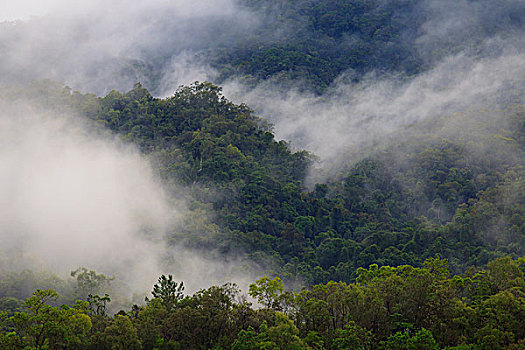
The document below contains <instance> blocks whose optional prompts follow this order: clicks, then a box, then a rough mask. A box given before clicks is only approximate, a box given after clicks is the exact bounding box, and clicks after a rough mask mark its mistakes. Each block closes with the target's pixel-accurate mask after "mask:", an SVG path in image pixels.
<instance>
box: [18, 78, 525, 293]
mask: <svg viewBox="0 0 525 350" xmlns="http://www.w3.org/2000/svg"><path fill="white" fill-rule="evenodd" d="M25 93H26V94H28V95H27V96H32V97H31V99H36V100H40V101H43V103H44V104H47V107H53V105H55V107H56V106H60V108H63V106H70V107H71V108H73V109H75V110H78V111H81V113H83V114H84V115H85V116H87V117H88V118H90V119H91V120H93V121H95V122H96V123H99V124H102V125H103V126H104V127H105V128H109V129H110V130H112V131H113V132H115V133H117V134H119V135H121V137H122V138H123V139H125V140H127V141H130V142H133V143H135V144H136V145H138V146H139V147H140V149H141V150H142V151H143V152H144V153H145V154H147V155H149V156H150V157H151V158H152V159H153V160H154V162H155V163H156V164H157V165H158V167H159V169H160V172H161V175H162V177H163V178H164V180H165V183H166V184H168V185H170V184H171V186H173V188H174V191H176V192H177V195H179V196H180V195H185V196H186V199H187V201H188V203H189V206H190V209H191V212H190V213H189V214H188V219H187V220H186V221H185V222H184V223H182V224H181V225H180V226H179V227H176V228H174V229H173V232H171V234H170V237H169V239H170V240H173V241H176V242H181V241H184V242H185V244H187V245H189V246H192V247H195V248H199V249H205V250H206V249H208V248H214V249H216V248H219V250H220V251H221V252H222V253H224V254H226V253H238V252H244V253H246V254H248V256H249V257H250V258H251V260H253V261H255V262H257V263H258V264H260V265H261V266H263V267H264V268H265V269H267V270H272V271H274V273H276V274H278V275H279V276H281V277H282V278H283V279H285V280H297V281H301V282H302V283H307V284H315V283H326V282H328V281H330V280H341V281H346V282H349V281H352V280H354V278H355V271H356V269H357V268H359V267H365V268H366V267H368V266H369V265H370V264H379V265H391V266H397V265H400V264H407V263H408V264H412V265H414V266H422V265H421V264H422V262H423V261H424V260H425V259H427V258H429V257H434V256H436V255H439V256H441V257H444V258H447V259H449V261H450V264H451V269H452V270H453V271H454V272H456V273H459V272H462V271H464V270H466V269H467V268H468V267H470V266H482V265H484V264H486V263H487V262H488V261H489V260H491V259H494V258H495V257H498V256H503V255H510V256H513V257H515V258H516V257H520V256H523V255H524V253H525V252H524V249H525V236H524V230H525V206H524V205H525V192H524V191H525V186H524V181H525V180H524V168H523V166H524V164H523V161H524V159H525V158H524V156H523V152H524V150H525V138H524V125H525V124H524V118H525V113H524V109H523V105H521V104H516V105H513V106H511V107H509V108H508V110H506V111H497V112H490V111H483V112H479V113H480V115H481V114H485V115H487V114H488V115H489V116H490V115H492V114H493V113H494V114H495V113H498V114H499V115H498V118H495V120H496V119H497V120H498V122H497V123H494V125H492V124H491V123H488V122H486V119H484V118H478V119H479V122H475V123H478V124H475V123H474V124H471V125H467V126H466V127H467V129H466V130H468V132H465V133H459V134H457V135H450V136H451V137H450V138H443V137H440V136H439V135H433V136H429V135H428V134H425V133H424V132H425V129H424V127H422V128H421V129H417V130H413V131H412V132H411V134H410V135H408V136H409V138H408V139H406V140H405V141H403V142H398V146H396V147H391V148H390V149H389V150H385V151H381V152H380V151H378V152H376V153H373V154H372V155H370V156H368V157H367V158H365V159H363V160H362V161H360V162H358V163H357V164H352V165H350V168H347V169H346V170H345V171H344V172H342V173H341V174H340V175H339V177H335V178H334V179H332V180H331V181H328V182H327V183H324V184H317V185H315V187H314V188H313V190H311V191H310V190H307V189H306V188H305V186H304V182H303V180H304V177H305V173H306V171H307V168H308V166H309V165H310V164H311V161H312V156H311V155H309V154H308V153H306V152H304V151H301V152H295V153H293V152H292V151H290V149H289V148H288V147H287V144H286V143H285V142H283V141H280V142H277V141H275V140H274V138H273V135H272V134H271V132H270V128H269V126H268V125H267V124H266V123H265V122H264V121H263V120H261V119H259V118H257V117H256V116H254V115H253V113H252V112H251V111H250V109H249V108H248V107H247V106H244V105H235V104H233V103H231V102H230V101H228V100H227V99H225V98H224V97H223V96H222V95H221V92H220V88H218V87H216V86H214V85H211V84H209V83H202V84H199V83H197V84H194V85H191V86H188V87H182V88H181V89H180V90H178V91H177V92H176V93H175V95H174V96H172V97H169V98H166V99H158V98H153V97H152V96H151V95H150V94H149V93H148V91H147V90H146V89H144V88H143V87H142V86H140V84H137V86H136V87H135V88H134V89H133V90H131V91H129V92H127V93H125V94H122V93H119V92H116V91H112V92H111V93H109V94H108V95H107V96H105V97H102V98H99V97H95V96H93V95H83V94H79V93H71V91H70V90H69V89H67V88H62V87H61V86H60V85H56V84H52V83H43V84H35V85H34V86H32V87H31V88H28V89H27V90H26V92H25ZM27 98H30V97H27ZM445 118H446V117H445ZM478 119H474V120H478ZM445 121H446V119H445ZM405 137H407V135H403V138H405ZM180 185H182V188H184V189H185V190H184V191H183V190H181V186H180Z"/></svg>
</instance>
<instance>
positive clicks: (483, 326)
mask: <svg viewBox="0 0 525 350" xmlns="http://www.w3.org/2000/svg"><path fill="white" fill-rule="evenodd" d="M524 261H525V259H524V258H520V259H517V260H514V259H511V258H509V257H502V258H498V259H495V260H492V261H490V262H489V264H488V266H487V268H486V269H478V270H471V271H468V272H467V273H465V274H464V275H462V276H460V275H453V274H451V273H450V271H449V270H448V261H447V260H445V259H439V258H430V259H428V260H427V261H426V262H425V263H424V265H425V267H414V266H410V265H402V266H396V267H392V266H379V265H376V264H374V265H371V266H370V267H369V268H368V269H364V268H362V269H359V271H358V277H357V279H358V282H357V283H350V284H347V283H344V282H333V281H331V282H328V283H326V284H317V285H314V286H312V287H311V288H310V289H304V290H302V291H301V292H298V293H294V292H283V290H284V286H283V284H282V281H281V280H280V279H278V278H274V279H273V280H272V279H269V278H268V277H264V278H261V279H259V280H258V281H256V282H255V283H254V284H252V285H251V287H250V294H252V296H254V297H256V298H258V299H259V300H260V301H261V303H266V304H265V305H270V306H269V307H267V308H261V309H254V308H252V307H251V305H250V304H249V303H247V302H246V301H245V300H244V299H243V298H240V297H239V293H240V291H239V289H238V288H237V287H236V286H235V285H233V284H225V285H222V286H212V287H210V288H208V289H202V290H200V291H198V292H196V293H194V294H193V295H188V296H186V297H185V298H184V299H180V300H178V301H177V307H173V308H169V309H168V308H166V306H165V305H164V304H163V300H162V299H161V298H160V297H155V298H153V299H151V300H149V302H148V303H147V304H146V305H144V306H137V305H135V306H133V307H132V309H131V310H129V311H128V312H125V311H121V312H119V313H118V314H117V315H115V316H110V315H107V314H103V312H98V314H97V312H95V311H94V310H96V309H94V306H97V305H98V306H101V305H99V304H98V303H99V302H101V301H102V300H103V299H104V298H105V297H102V298H101V297H98V298H95V297H94V296H91V299H90V301H91V306H90V304H89V303H88V302H85V301H77V302H76V303H75V304H74V305H72V306H69V305H62V306H53V305H50V304H51V303H52V302H53V301H56V300H57V298H58V294H57V293H56V292H55V291H53V290H37V291H36V292H35V293H34V295H33V296H32V297H30V298H28V299H26V301H25V307H26V310H27V311H24V312H16V313H15V314H14V315H12V316H9V315H8V314H7V313H6V312H0V345H1V346H2V349H10V350H11V349H12V350H20V349H152V350H153V349H157V350H173V349H237V350H242V349H297V350H299V349H319V350H321V349H361V350H369V349H385V350H387V349H389V350H394V349H403V350H405V349H415V350H431V349H435V350H437V349H520V347H522V345H523V344H524V343H525V331H524V329H523V319H524V317H525V280H524V270H525V269H524V266H525V263H524ZM161 280H162V279H161ZM169 280H170V279H169V278H168V277H167V278H166V279H165V281H169ZM171 281H172V282H173V280H171ZM276 305H279V307H276ZM270 307H271V308H270ZM272 308H273V309H272ZM276 308H280V309H281V310H283V311H284V312H279V311H275V310H274V309H276ZM90 310H91V312H90Z"/></svg>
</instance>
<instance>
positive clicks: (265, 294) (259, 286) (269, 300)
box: [249, 276, 283, 310]
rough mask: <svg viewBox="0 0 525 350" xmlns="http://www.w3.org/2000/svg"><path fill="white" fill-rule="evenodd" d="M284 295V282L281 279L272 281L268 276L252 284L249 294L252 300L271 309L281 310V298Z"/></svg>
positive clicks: (276, 278) (277, 278)
mask: <svg viewBox="0 0 525 350" xmlns="http://www.w3.org/2000/svg"><path fill="white" fill-rule="evenodd" d="M282 293H283V282H282V281H281V279H280V278H279V277H275V278H274V279H270V278H269V277H267V276H264V277H261V278H259V279H258V280H257V281H256V282H255V283H252V284H250V291H249V294H250V296H251V297H252V298H255V299H257V301H258V302H259V303H260V304H262V305H264V306H265V307H267V308H269V309H275V310H278V309H279V308H280V297H281V295H282Z"/></svg>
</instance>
